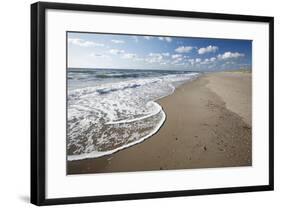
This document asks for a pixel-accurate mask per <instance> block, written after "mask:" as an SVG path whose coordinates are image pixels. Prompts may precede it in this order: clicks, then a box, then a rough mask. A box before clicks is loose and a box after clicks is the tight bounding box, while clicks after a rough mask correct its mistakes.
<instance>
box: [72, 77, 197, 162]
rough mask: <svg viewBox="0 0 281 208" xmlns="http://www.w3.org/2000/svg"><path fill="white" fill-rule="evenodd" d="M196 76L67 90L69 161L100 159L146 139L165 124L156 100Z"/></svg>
mask: <svg viewBox="0 0 281 208" xmlns="http://www.w3.org/2000/svg"><path fill="white" fill-rule="evenodd" d="M71 76H72V77H73V76H74V77H75V74H71ZM79 76H80V77H81V75H79ZM118 76H119V75H118ZM197 76H198V74H197V73H188V74H180V75H178V74H172V75H164V76H154V77H142V78H135V79H124V80H121V81H119V82H108V83H103V84H100V85H97V86H92V87H82V88H81V87H80V88H74V89H73V88H70V89H69V91H68V122H67V125H68V126H67V151H68V157H67V158H68V160H81V159H85V158H96V157H101V156H104V155H108V154H112V153H114V152H117V151H119V150H122V149H124V148H127V147H130V146H132V145H135V144H137V143H140V142H142V141H144V140H145V139H147V138H149V137H150V136H151V135H153V134H155V133H156V132H157V131H158V130H159V128H160V127H161V126H162V124H163V123H164V121H165V113H164V111H163V109H162V107H161V106H160V105H159V104H158V103H156V102H155V100H157V99H160V98H162V97H165V96H167V95H169V94H171V93H173V91H174V89H175V87H177V86H178V85H180V84H182V83H184V82H186V81H188V80H192V79H194V78H195V77H197ZM84 77H85V76H84Z"/></svg>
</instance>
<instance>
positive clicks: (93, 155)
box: [67, 75, 202, 162]
mask: <svg viewBox="0 0 281 208" xmlns="http://www.w3.org/2000/svg"><path fill="white" fill-rule="evenodd" d="M200 76H202V75H200ZM200 76H197V77H196V78H192V79H191V80H187V81H186V82H185V83H183V84H181V85H184V84H187V83H189V82H192V81H194V80H196V79H198V78H199V77H200ZM181 85H180V86H181ZM180 86H179V87H180ZM179 87H174V89H173V91H172V92H171V93H170V94H167V95H165V96H162V97H160V98H158V99H156V100H152V101H150V102H154V103H155V104H156V105H159V106H160V108H161V111H162V112H163V114H164V118H163V119H162V120H161V122H160V123H159V125H158V126H157V128H155V129H154V130H153V131H152V132H151V133H150V134H149V135H147V136H145V137H142V138H141V139H139V140H137V141H134V142H132V143H129V144H126V145H124V146H120V147H118V148H116V149H114V150H108V151H107V152H110V153H105V152H99V153H97V152H92V153H84V154H80V155H70V156H67V158H68V159H67V161H69V162H70V161H79V160H86V159H96V158H102V157H105V156H110V155H112V154H115V153H117V152H119V151H122V150H124V149H126V148H129V147H132V146H134V145H137V144H140V143H142V142H144V141H145V140H147V139H149V138H150V137H152V136H153V135H155V134H157V133H158V131H160V129H161V128H162V127H163V125H164V124H165V121H166V117H167V115H166V113H165V111H164V109H163V107H162V106H161V105H160V103H159V101H160V100H161V99H164V98H166V97H168V96H171V95H172V94H173V93H174V92H175V91H176V90H177V88H179ZM161 111H160V112H161ZM150 116H151V115H149V116H148V117H150ZM99 154H100V156H97V155H99ZM69 158H72V159H69ZM77 158H79V159H77Z"/></svg>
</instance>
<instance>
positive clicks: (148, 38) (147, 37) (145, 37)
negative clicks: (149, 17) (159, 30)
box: [143, 36, 153, 40]
mask: <svg viewBox="0 0 281 208" xmlns="http://www.w3.org/2000/svg"><path fill="white" fill-rule="evenodd" d="M143 38H144V39H146V40H151V39H153V37H152V36H144V37H143Z"/></svg>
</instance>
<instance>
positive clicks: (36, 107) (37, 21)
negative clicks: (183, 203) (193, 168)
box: [30, 2, 274, 205]
mask: <svg viewBox="0 0 281 208" xmlns="http://www.w3.org/2000/svg"><path fill="white" fill-rule="evenodd" d="M47 9H60V10H73V11H92V12H108V13H122V14H132V15H133V14H139V15H158V16H172V17H189V18H203V19H220V20H236V21H250V22H265V23H269V183H268V185H263V186H246V187H230V188H215V189H200V190H182V191H165V192H153V193H130V194H120V195H103V196H89V197H71V198H56V199H47V198H46V192H45V190H46V181H45V180H46V176H45V165H46V164H45V159H46V158H45V153H46V152H45V133H46V132H45V117H46V115H45V113H46V112H45V110H46V109H45V107H46V106H45V101H46V100H45V12H46V10H47ZM273 69H274V18H273V17H265V16H248V15H236V14H217V13H203V12H187V11H175V10H160V9H147V8H131V7H111V6H95V5H85V4H64V3H49V2H37V3H34V4H32V5H31V198H30V201H31V203H33V204H35V205H55V204H73V203H89V202H102V201H117V200H134V199H146V198H163V197H179V196H195V195H206V194H226V193H238V192H253V191H269V190H273V189H274V71H273Z"/></svg>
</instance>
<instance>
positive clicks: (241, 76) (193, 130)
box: [67, 71, 252, 174]
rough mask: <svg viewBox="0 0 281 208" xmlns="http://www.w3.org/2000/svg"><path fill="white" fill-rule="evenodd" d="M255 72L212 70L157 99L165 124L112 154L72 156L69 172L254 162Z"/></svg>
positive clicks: (174, 167) (243, 164)
mask: <svg viewBox="0 0 281 208" xmlns="http://www.w3.org/2000/svg"><path fill="white" fill-rule="evenodd" d="M251 76H252V74H251V73H250V72H241V71H236V72H235V71H232V72H216V73H208V74H204V75H202V76H200V77H199V78H197V79H195V80H193V81H188V82H186V83H185V84H183V85H181V86H179V87H178V88H176V90H175V92H174V93H173V94H171V95H169V96H166V97H164V98H161V99H159V100H157V101H156V102H157V103H158V104H160V105H161V106H162V108H163V110H164V112H165V114H166V120H165V122H164V124H163V125H162V127H161V128H160V129H159V130H158V132H157V133H155V134H154V135H153V136H151V137H150V138H148V139H146V140H144V141H143V142H141V143H139V144H136V145H134V146H131V147H129V148H126V149H123V150H121V151H118V152H116V153H114V154H111V155H106V156H103V157H99V158H93V159H84V160H74V161H68V162H67V163H68V164H67V174H84V173H108V172H127V171H146V170H172V169H191V168H217V167H237V166H251V165H252V125H251V117H252V112H251V109H252V108H251V106H252V100H251V98H252V91H251V83H252V80H251V79H252V78H251Z"/></svg>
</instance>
